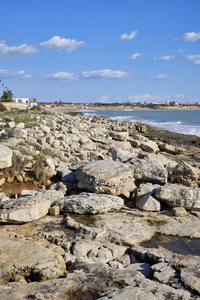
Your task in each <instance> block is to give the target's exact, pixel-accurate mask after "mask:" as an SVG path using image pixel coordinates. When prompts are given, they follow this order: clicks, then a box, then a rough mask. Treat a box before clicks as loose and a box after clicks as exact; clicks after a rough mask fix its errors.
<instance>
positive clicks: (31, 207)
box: [0, 190, 63, 223]
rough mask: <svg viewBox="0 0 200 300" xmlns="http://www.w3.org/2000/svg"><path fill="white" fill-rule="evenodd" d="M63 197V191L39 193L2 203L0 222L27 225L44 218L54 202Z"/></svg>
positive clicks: (0, 204)
mask: <svg viewBox="0 0 200 300" xmlns="http://www.w3.org/2000/svg"><path fill="white" fill-rule="evenodd" d="M62 197H63V193H62V192H61V191H51V190H49V191H45V192H38V193H37V194H36V195H34V196H28V197H21V198H18V199H9V200H7V201H3V202H0V222H2V223H26V222H32V221H34V220H37V219H39V218H42V217H44V216H45V215H46V214H47V213H48V211H49V208H50V207H51V204H52V202H54V201H55V200H58V199H60V198H62Z"/></svg>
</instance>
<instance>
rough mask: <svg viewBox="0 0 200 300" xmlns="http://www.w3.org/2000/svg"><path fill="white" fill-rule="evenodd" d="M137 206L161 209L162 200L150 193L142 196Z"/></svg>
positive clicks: (146, 208) (151, 209) (149, 209)
mask: <svg viewBox="0 0 200 300" xmlns="http://www.w3.org/2000/svg"><path fill="white" fill-rule="evenodd" d="M136 206H137V207H138V208H140V209H142V210H145V211H160V208H161V206H160V202H159V201H158V200H157V199H155V198H154V197H152V196H151V195H149V194H146V195H145V196H143V197H141V198H140V200H139V201H137V202H136Z"/></svg>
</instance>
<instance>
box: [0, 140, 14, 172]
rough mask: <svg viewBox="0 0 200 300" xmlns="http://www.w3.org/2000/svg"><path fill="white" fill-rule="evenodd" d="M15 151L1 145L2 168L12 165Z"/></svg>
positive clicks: (0, 162) (0, 165)
mask: <svg viewBox="0 0 200 300" xmlns="http://www.w3.org/2000/svg"><path fill="white" fill-rule="evenodd" d="M12 155H13V151H12V150H11V149H9V148H8V147H5V146H3V145H0V169H5V168H9V167H11V166H12Z"/></svg>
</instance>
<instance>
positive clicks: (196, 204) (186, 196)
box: [156, 183, 200, 210]
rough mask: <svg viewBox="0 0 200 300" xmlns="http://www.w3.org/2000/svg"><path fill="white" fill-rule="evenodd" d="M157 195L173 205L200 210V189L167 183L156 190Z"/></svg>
mask: <svg viewBox="0 0 200 300" xmlns="http://www.w3.org/2000/svg"><path fill="white" fill-rule="evenodd" d="M156 197H157V198H158V199H160V200H162V201H164V202H166V203H167V204H168V205H170V206H172V207H178V206H181V207H184V208H186V209H189V210H200V189H199V188H193V187H187V186H184V185H181V184H170V183H168V184H165V185H164V186H161V187H159V188H158V189H157V190H156Z"/></svg>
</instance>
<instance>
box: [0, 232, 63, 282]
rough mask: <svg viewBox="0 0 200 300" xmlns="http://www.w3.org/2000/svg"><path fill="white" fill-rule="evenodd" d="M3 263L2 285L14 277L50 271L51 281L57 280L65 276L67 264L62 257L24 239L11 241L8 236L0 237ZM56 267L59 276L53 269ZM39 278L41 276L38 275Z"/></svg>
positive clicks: (0, 279) (1, 270) (0, 273)
mask: <svg viewBox="0 0 200 300" xmlns="http://www.w3.org/2000/svg"><path fill="white" fill-rule="evenodd" d="M0 251H1V262H3V263H2V264H1V266H0V284H4V283H6V282H8V281H9V279H10V278H12V276H13V277H14V276H15V275H20V276H22V277H28V276H29V275H31V273H32V274H36V276H37V274H38V273H40V272H43V271H44V270H47V269H48V273H49V274H48V276H49V279H53V278H57V277H58V276H60V275H61V274H64V271H65V263H64V259H63V258H62V256H60V255H57V254H55V253H54V252H52V251H50V250H48V249H46V248H44V247H42V246H40V245H39V244H36V243H34V242H32V241H30V242H28V241H24V240H22V239H15V240H14V241H13V240H11V239H9V238H8V236H7V237H6V236H0ZM54 267H56V268H57V269H58V270H59V272H60V274H58V276H57V275H56V274H55V273H54V271H53V269H52V268H54ZM38 276H39V275H38Z"/></svg>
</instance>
